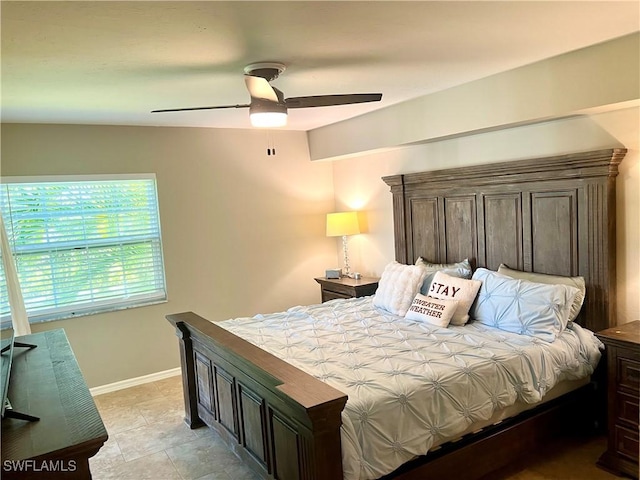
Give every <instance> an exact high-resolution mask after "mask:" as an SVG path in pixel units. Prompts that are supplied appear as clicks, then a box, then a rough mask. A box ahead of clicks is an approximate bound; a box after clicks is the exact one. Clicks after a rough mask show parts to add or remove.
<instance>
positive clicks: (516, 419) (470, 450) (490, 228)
mask: <svg viewBox="0 0 640 480" xmlns="http://www.w3.org/2000/svg"><path fill="white" fill-rule="evenodd" d="M624 154H625V150H624V149H608V150H599V151H592V152H584V153H579V154H570V155H562V156H555V157H549V158H536V159H529V160H519V161H514V162H505V163H498V164H490V165H483V166H474V167H466V168H456V169H448V170H440V171H431V172H424V173H410V174H403V175H394V176H390V177H385V178H384V179H383V180H384V181H385V182H386V183H387V185H389V186H390V188H391V192H392V199H393V217H394V237H395V250H396V252H395V257H396V258H395V260H396V261H397V262H399V263H400V264H405V265H410V264H413V263H414V262H415V261H416V259H417V258H418V257H420V256H421V257H424V258H428V259H431V260H432V261H437V262H441V263H452V262H457V261H459V260H460V259H466V258H468V259H470V261H471V263H472V264H473V267H474V268H475V269H479V270H482V269H489V270H497V269H498V267H500V265H501V264H506V265H509V266H510V267H512V268H514V269H517V270H520V271H527V272H538V273H546V274H554V275H563V276H582V277H584V279H585V283H586V298H585V301H584V305H583V307H582V309H581V311H580V314H579V316H578V317H577V318H576V320H575V322H576V324H579V325H582V326H583V327H584V328H586V329H588V330H590V331H594V332H595V331H599V330H601V329H604V328H607V327H609V326H613V325H615V177H616V175H617V167H618V164H619V163H620V161H621V160H622V158H623V157H624ZM479 270H478V271H479ZM367 301H369V302H370V299H361V300H354V301H352V303H353V302H355V303H357V302H367ZM333 302H336V303H337V304H338V305H345V303H341V302H344V301H340V300H337V301H333ZM329 303H332V302H329ZM309 308H315V307H309ZM345 308H346V307H345ZM294 313H295V310H294ZM167 318H168V320H169V321H170V322H171V324H172V325H173V326H174V327H175V329H176V333H177V335H178V338H179V346H180V356H181V363H182V378H183V386H184V400H185V421H186V422H187V424H188V425H189V426H190V427H192V428H197V427H200V426H203V425H205V424H206V425H209V426H210V427H212V428H214V429H215V430H216V431H218V432H219V433H220V435H221V436H222V438H224V439H225V440H226V441H227V443H228V444H229V446H230V448H231V449H232V450H233V451H235V452H236V453H237V454H238V455H239V456H240V457H242V458H243V459H244V460H245V461H246V462H247V464H249V465H250V466H251V467H252V468H253V469H254V470H255V471H256V472H257V473H258V474H259V475H260V476H262V477H264V478H276V479H287V480H288V479H316V480H325V479H326V480H335V479H338V478H343V462H342V453H343V448H342V447H343V445H342V442H343V439H342V437H341V427H342V425H343V414H344V410H345V404H346V402H347V395H345V393H343V392H342V391H341V390H340V389H338V388H334V387H332V386H331V385H329V383H325V382H323V381H321V380H319V379H318V378H316V377H314V376H312V375H310V374H308V373H305V372H304V371H302V370H301V369H299V368H297V367H296V366H294V365H293V364H292V363H289V362H287V361H285V360H283V359H281V358H278V357H277V356H275V355H272V354H271V353H269V352H268V351H266V350H265V349H263V348H259V347H258V346H257V345H256V344H259V343H260V342H259V341H256V340H255V339H254V340H253V341H254V343H256V344H254V343H251V342H250V341H247V340H245V339H243V338H241V337H240V336H238V335H236V334H234V333H233V332H232V331H230V330H229V328H230V327H228V326H227V325H230V326H231V324H227V322H223V323H224V325H225V328H222V326H221V325H218V324H216V323H215V322H210V321H208V320H206V319H203V318H201V317H199V316H198V315H196V314H194V313H192V312H185V313H180V314H175V315H169V316H168V317H167ZM456 328H467V327H456ZM576 329H577V330H578V329H580V327H576ZM452 331H453V329H452ZM334 385H335V383H334ZM596 393H597V392H595V391H594V383H593V382H590V383H587V384H584V383H583V384H581V386H580V387H579V388H572V389H570V391H567V393H563V394H560V395H553V397H554V398H552V399H549V398H547V399H546V400H547V401H545V402H543V403H541V404H539V405H536V404H535V403H534V404H533V405H532V406H531V408H526V409H524V411H522V412H521V413H518V414H517V415H515V416H510V415H506V416H505V417H504V418H499V419H498V421H496V422H493V421H492V420H494V419H490V420H489V421H488V422H485V425H483V427H482V428H478V429H476V428H472V429H471V430H470V431H465V432H464V434H462V435H460V436H456V438H455V441H449V439H446V440H447V441H445V442H444V443H438V448H436V449H435V450H433V448H430V450H432V451H430V452H429V453H427V454H426V455H416V456H415V458H412V459H411V460H409V461H406V462H404V463H403V464H402V465H401V466H399V467H398V468H397V469H395V470H394V471H393V472H389V473H388V474H384V477H383V478H395V479H399V478H402V479H409V478H415V479H417V478H428V477H429V476H432V478H448V477H454V478H456V477H464V478H479V477H481V476H482V475H485V474H487V473H489V472H491V471H493V470H495V469H497V468H500V467H501V466H503V465H505V464H507V463H508V462H510V461H512V460H513V459H514V458H517V456H518V455H521V454H523V453H526V452H528V451H531V449H533V448H535V447H536V445H537V444H539V442H541V441H543V440H544V439H545V438H548V437H549V436H551V435H555V434H557V433H558V432H562V431H563V430H566V429H569V428H574V427H575V425H582V426H584V425H587V424H591V423H592V422H593V421H595V420H597V416H598V415H597V412H598V410H597V408H596V407H595V405H596V401H597V398H598V395H596ZM434 445H435V443H434ZM346 467H347V468H349V467H348V465H346ZM381 476H382V475H381Z"/></svg>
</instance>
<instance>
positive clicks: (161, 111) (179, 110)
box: [151, 104, 250, 113]
mask: <svg viewBox="0 0 640 480" xmlns="http://www.w3.org/2000/svg"><path fill="white" fill-rule="evenodd" d="M249 106H250V105H249V104H246V105H218V106H215V107H186V108H164V109H162V110H151V113H163V112H186V111H190V110H217V109H221V108H249Z"/></svg>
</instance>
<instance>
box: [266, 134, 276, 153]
mask: <svg viewBox="0 0 640 480" xmlns="http://www.w3.org/2000/svg"><path fill="white" fill-rule="evenodd" d="M265 134H266V135H267V155H269V156H271V155H273V156H275V154H276V147H275V145H274V144H273V137H272V136H271V130H265Z"/></svg>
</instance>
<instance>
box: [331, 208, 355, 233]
mask: <svg viewBox="0 0 640 480" xmlns="http://www.w3.org/2000/svg"><path fill="white" fill-rule="evenodd" d="M358 233H360V223H359V221H358V212H340V213H327V237H342V236H344V235H356V234H358Z"/></svg>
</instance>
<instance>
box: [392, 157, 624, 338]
mask: <svg viewBox="0 0 640 480" xmlns="http://www.w3.org/2000/svg"><path fill="white" fill-rule="evenodd" d="M625 154H626V149H622V148H617V149H608V150H598V151H592V152H585V153H577V154H570V155H560V156H555V157H547V158H536V159H528V160H519V161H513V162H503V163H495V164H489V165H480V166H473V167H464V168H454V169H448V170H436V171H431V172H421V173H409V174H404V175H393V176H389V177H384V178H383V180H384V181H385V182H386V183H387V185H389V186H390V187H391V192H392V194H393V218H394V235H395V246H396V260H397V261H399V262H401V263H408V264H410V263H414V262H415V260H416V259H417V258H418V257H419V256H422V257H424V258H426V259H427V260H429V261H432V262H438V263H451V262H457V261H460V260H463V259H465V258H469V260H470V261H471V263H472V265H474V267H485V268H489V269H491V270H496V269H497V268H498V266H499V265H500V264H501V263H504V264H506V265H508V266H510V267H512V268H516V269H519V270H525V271H534V272H539V273H550V274H556V275H567V276H576V275H581V276H583V277H584V278H585V281H586V284H587V295H586V299H585V304H584V307H583V309H582V313H581V314H580V317H579V319H578V321H579V322H580V323H581V324H583V325H584V326H586V327H587V328H589V329H590V330H593V331H598V330H601V329H603V328H607V327H609V326H613V325H615V301H616V299H615V280H616V271H615V270H616V264H615V247H616V245H615V221H616V209H615V199H616V196H615V178H616V176H617V174H618V164H619V163H620V162H621V161H622V159H623V158H624V155H625Z"/></svg>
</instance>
